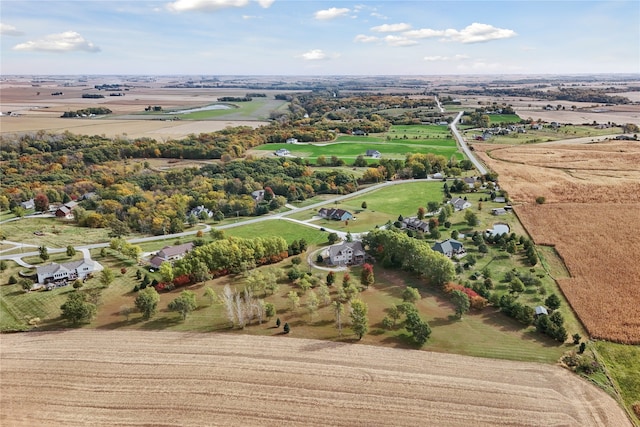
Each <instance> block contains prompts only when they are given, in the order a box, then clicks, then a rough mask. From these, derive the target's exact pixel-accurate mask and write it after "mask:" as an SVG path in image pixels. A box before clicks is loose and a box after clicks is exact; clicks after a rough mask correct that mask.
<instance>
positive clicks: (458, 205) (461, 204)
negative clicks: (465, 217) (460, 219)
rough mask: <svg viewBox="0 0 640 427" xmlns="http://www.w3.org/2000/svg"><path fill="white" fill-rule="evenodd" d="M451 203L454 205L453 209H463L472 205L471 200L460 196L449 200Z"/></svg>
mask: <svg viewBox="0 0 640 427" xmlns="http://www.w3.org/2000/svg"><path fill="white" fill-rule="evenodd" d="M449 203H451V205H453V209H454V210H456V211H461V210H464V209H467V208H470V207H471V203H470V202H468V201H466V200H464V199H461V198H460V197H454V198H453V199H451V200H449Z"/></svg>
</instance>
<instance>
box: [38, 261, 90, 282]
mask: <svg viewBox="0 0 640 427" xmlns="http://www.w3.org/2000/svg"><path fill="white" fill-rule="evenodd" d="M102 269H103V267H102V265H100V264H99V263H98V262H97V261H93V260H92V259H88V258H85V259H82V260H80V261H71V262H65V263H63V264H58V263H56V262H52V263H51V264H47V265H39V266H38V267H37V268H36V274H37V275H38V283H43V284H44V283H49V282H58V281H67V280H76V279H84V278H85V277H87V276H88V275H89V274H92V273H95V272H97V271H101V270H102Z"/></svg>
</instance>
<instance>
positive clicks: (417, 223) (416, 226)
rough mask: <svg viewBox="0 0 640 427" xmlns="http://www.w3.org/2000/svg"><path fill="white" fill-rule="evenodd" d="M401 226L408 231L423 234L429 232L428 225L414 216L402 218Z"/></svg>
mask: <svg viewBox="0 0 640 427" xmlns="http://www.w3.org/2000/svg"><path fill="white" fill-rule="evenodd" d="M402 226H403V227H406V228H408V229H409V230H414V231H422V232H423V233H428V232H429V224H428V223H426V222H424V221H422V220H419V219H418V218H417V217H415V216H412V217H409V218H404V219H403V220H402Z"/></svg>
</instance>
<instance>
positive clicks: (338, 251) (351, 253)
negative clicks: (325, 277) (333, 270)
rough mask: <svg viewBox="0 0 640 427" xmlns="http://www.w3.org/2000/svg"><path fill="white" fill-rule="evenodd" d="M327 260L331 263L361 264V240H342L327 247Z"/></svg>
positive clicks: (362, 249) (362, 252)
mask: <svg viewBox="0 0 640 427" xmlns="http://www.w3.org/2000/svg"><path fill="white" fill-rule="evenodd" d="M329 261H330V262H331V264H333V265H347V264H361V263H362V262H364V248H363V247H362V242H358V241H354V242H342V243H340V244H339V245H333V246H331V247H330V248H329Z"/></svg>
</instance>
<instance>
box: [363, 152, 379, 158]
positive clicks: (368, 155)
mask: <svg viewBox="0 0 640 427" xmlns="http://www.w3.org/2000/svg"><path fill="white" fill-rule="evenodd" d="M365 156H367V157H373V158H374V159H379V158H380V157H382V154H381V153H380V152H379V151H378V150H367V152H366V153H365Z"/></svg>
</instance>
